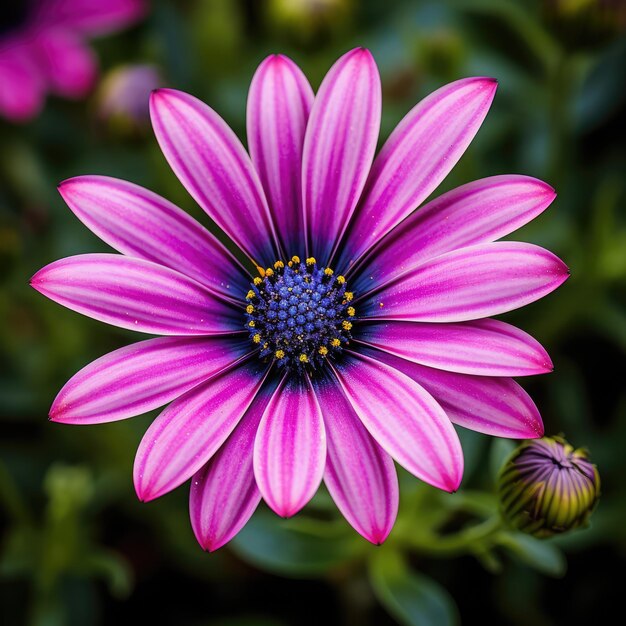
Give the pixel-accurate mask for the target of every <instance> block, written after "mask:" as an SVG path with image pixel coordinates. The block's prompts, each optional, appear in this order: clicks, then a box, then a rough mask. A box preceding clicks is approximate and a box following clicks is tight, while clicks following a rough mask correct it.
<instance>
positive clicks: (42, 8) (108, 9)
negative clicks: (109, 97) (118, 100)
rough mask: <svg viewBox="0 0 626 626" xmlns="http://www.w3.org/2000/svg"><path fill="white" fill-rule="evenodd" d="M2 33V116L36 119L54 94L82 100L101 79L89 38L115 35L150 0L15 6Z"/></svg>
mask: <svg viewBox="0 0 626 626" xmlns="http://www.w3.org/2000/svg"><path fill="white" fill-rule="evenodd" d="M10 4H11V5H12V6H11V7H8V8H7V9H6V10H7V11H8V12H9V18H10V21H9V27H8V29H6V27H5V29H4V30H3V31H2V32H0V116H2V117H5V118H6V119H8V120H10V121H12V122H22V121H26V120H29V119H31V118H33V117H35V116H36V115H37V114H38V113H39V112H40V110H41V108H42V107H43V103H44V100H45V97H46V94H47V93H49V92H51V93H55V94H57V95H60V96H63V97H66V98H82V97H84V96H85V95H86V94H87V92H88V91H89V90H90V89H91V87H92V85H93V83H94V81H95V78H96V75H97V61H96V58H95V55H94V53H93V51H92V50H91V48H89V46H88V45H87V42H88V40H89V38H91V37H96V36H99V35H105V34H107V33H110V32H115V31H117V30H120V29H121V28H124V27H125V26H127V25H129V24H131V23H133V22H135V21H136V20H138V19H139V18H140V17H142V16H143V14H144V13H145V11H146V1H145V0H106V1H103V0H31V1H30V2H22V1H18V2H11V3H10Z"/></svg>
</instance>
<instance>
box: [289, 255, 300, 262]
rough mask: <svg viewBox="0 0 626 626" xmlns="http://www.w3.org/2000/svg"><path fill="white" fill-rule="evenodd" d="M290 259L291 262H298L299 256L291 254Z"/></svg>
mask: <svg viewBox="0 0 626 626" xmlns="http://www.w3.org/2000/svg"><path fill="white" fill-rule="evenodd" d="M291 261H292V263H300V257H299V256H292V257H291Z"/></svg>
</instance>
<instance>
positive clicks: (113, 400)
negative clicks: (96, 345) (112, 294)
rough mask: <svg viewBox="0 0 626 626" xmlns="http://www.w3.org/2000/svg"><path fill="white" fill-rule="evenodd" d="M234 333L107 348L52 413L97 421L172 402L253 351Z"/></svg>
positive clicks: (60, 418) (59, 418)
mask: <svg viewBox="0 0 626 626" xmlns="http://www.w3.org/2000/svg"><path fill="white" fill-rule="evenodd" d="M249 348H250V342H249V341H247V340H246V339H234V338H231V337H202V338H186V337H159V338H157V339H148V340H147V341H140V342H139V343H135V344H132V345H130V346H125V347H124V348H120V349H119V350H115V351H113V352H110V353H109V354H105V355H104V356H103V357H100V358H99V359H97V360H95V361H94V362H93V363H90V364H89V365H87V366H86V367H84V368H83V369H82V370H80V371H79V372H78V373H77V374H75V375H74V376H73V377H72V378H71V379H70V380H69V381H68V382H67V383H66V384H65V386H64V387H63V389H61V391H60V392H59V394H58V395H57V397H56V398H55V400H54V403H53V404H52V408H51V409H50V419H51V420H53V421H55V422H63V423H64V424H97V423H100V422H112V421H115V420H121V419H125V418H127V417H133V416H135V415H140V414H141V413H145V412H147V411H151V410H152V409H156V408H157V407H160V406H163V405H165V404H167V403H168V402H171V401H172V400H174V399H175V398H178V396H181V395H182V394H184V393H185V392H187V391H189V390H190V389H192V388H193V387H195V386H196V385H198V384H200V383H201V382H203V381H205V380H207V379H208V378H211V376H213V375H214V374H216V373H217V372H219V371H220V370H223V369H224V368H226V367H229V366H231V365H232V364H233V363H234V362H235V361H237V360H238V359H240V358H241V357H243V356H244V355H245V354H246V352H248V351H249Z"/></svg>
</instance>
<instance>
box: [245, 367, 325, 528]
mask: <svg viewBox="0 0 626 626" xmlns="http://www.w3.org/2000/svg"><path fill="white" fill-rule="evenodd" d="M325 460H326V435H325V432H324V421H323V419H322V412H321V410H320V407H319V404H318V402H317V398H316V396H315V392H314V391H313V388H312V386H311V383H310V382H309V380H308V378H307V379H305V380H303V381H291V382H287V377H285V378H284V379H283V381H282V382H281V384H280V386H279V388H278V389H277V391H276V393H275V394H274V396H273V397H272V399H271V401H270V403H269V405H268V406H267V408H266V409H265V413H264V414H263V419H262V420H261V424H260V426H259V430H258V433H257V437H256V441H255V444H254V475H255V477H256V482H257V485H258V486H259V489H260V490H261V493H262V494H263V498H264V500H265V502H267V504H268V505H269V507H270V508H271V509H272V510H274V511H275V512H276V513H277V514H278V515H280V516H281V517H291V516H292V515H295V514H296V513H297V512H298V511H299V510H300V509H301V508H302V507H303V506H304V505H305V504H306V503H307V502H308V501H309V500H310V499H311V498H312V497H313V495H314V494H315V492H316V491H317V488H318V487H319V485H320V482H321V481H322V476H323V475H324V463H325Z"/></svg>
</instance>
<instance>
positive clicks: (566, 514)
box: [498, 437, 600, 537]
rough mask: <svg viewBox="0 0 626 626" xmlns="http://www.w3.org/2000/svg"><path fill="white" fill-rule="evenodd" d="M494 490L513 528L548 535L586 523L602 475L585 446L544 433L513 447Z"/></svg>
mask: <svg viewBox="0 0 626 626" xmlns="http://www.w3.org/2000/svg"><path fill="white" fill-rule="evenodd" d="M498 491H499V496H500V505H501V506H500V508H501V511H502V516H503V517H504V519H505V520H506V521H507V522H508V523H509V524H510V525H511V526H512V527H513V528H516V529H517V530H521V531H523V532H525V533H529V534H531V535H535V536H536V537H551V536H552V535H556V534H558V533H564V532H567V531H568V530H572V529H574V528H579V527H580V526H584V525H586V524H587V522H588V520H589V516H590V515H591V513H592V512H593V510H594V508H595V506H596V504H597V502H598V498H599V497H600V475H599V474H598V470H597V469H596V466H595V465H593V464H592V463H590V462H589V457H588V454H587V452H586V451H585V450H582V449H580V448H579V449H578V450H574V448H573V447H572V446H571V445H570V444H569V443H567V441H565V439H563V438H562V437H544V438H543V439H539V440H538V441H529V442H526V443H524V444H522V445H521V446H519V447H518V448H517V449H516V450H515V451H514V452H513V454H512V455H511V457H510V458H509V459H508V461H507V462H506V463H505V465H504V466H503V468H502V471H501V472H500V477H499V480H498Z"/></svg>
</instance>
